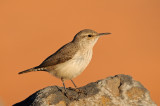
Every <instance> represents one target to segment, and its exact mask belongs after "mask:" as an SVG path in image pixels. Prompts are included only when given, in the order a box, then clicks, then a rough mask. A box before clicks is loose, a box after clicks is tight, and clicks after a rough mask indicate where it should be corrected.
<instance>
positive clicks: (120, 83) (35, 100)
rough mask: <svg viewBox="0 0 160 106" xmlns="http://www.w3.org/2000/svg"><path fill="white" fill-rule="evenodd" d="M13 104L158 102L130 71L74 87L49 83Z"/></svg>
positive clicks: (140, 105) (150, 105)
mask: <svg viewBox="0 0 160 106" xmlns="http://www.w3.org/2000/svg"><path fill="white" fill-rule="evenodd" d="M14 106H157V105H156V104H155V103H154V102H153V101H152V100H151V97H150V95H149V91H148V90H147V89H146V88H144V87H143V85H141V83H140V82H138V81H135V80H133V79H132V77H130V76H128V75H122V74H121V75H116V76H114V77H108V78H106V79H103V80H99V81H97V82H93V83H89V84H88V85H86V86H84V87H80V88H78V90H75V89H73V88H67V93H64V89H63V87H58V86H49V87H46V88H44V89H41V90H39V91H37V92H35V93H34V94H32V95H31V96H29V97H28V98H27V99H25V100H24V101H22V102H19V103H17V104H15V105H14Z"/></svg>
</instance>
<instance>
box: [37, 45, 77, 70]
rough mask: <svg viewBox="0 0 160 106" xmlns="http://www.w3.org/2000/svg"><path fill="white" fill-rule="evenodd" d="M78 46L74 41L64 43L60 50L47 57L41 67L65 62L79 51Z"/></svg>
mask: <svg viewBox="0 0 160 106" xmlns="http://www.w3.org/2000/svg"><path fill="white" fill-rule="evenodd" d="M77 50H78V47H77V46H76V45H74V44H73V43H72V42H70V43H68V44H66V45H64V46H63V47H61V48H60V49H59V50H57V51H56V52H55V53H54V54H52V55H51V56H49V57H48V58H46V59H45V60H44V61H43V62H42V63H41V64H40V65H39V66H38V68H41V67H48V66H53V65H56V64H59V63H63V62H65V61H67V60H69V59H71V58H72V57H73V56H74V54H75V53H76V52H77Z"/></svg>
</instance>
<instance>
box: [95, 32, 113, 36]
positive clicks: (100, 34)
mask: <svg viewBox="0 0 160 106" xmlns="http://www.w3.org/2000/svg"><path fill="white" fill-rule="evenodd" d="M109 34H111V33H109V32H107V33H98V36H102V35H109Z"/></svg>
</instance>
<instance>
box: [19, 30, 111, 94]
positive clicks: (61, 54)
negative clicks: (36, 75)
mask: <svg viewBox="0 0 160 106" xmlns="http://www.w3.org/2000/svg"><path fill="white" fill-rule="evenodd" d="M108 34H110V33H97V32H96V31H94V30H91V29H84V30H81V31H80V32H78V33H77V34H76V35H75V36H74V39H73V40H72V41H71V42H69V43H67V44H66V45H64V46H62V47H61V48H60V49H59V50H57V51H56V52H55V53H53V54H52V55H51V56H49V57H48V58H46V59H45V60H44V61H43V62H42V63H41V64H40V65H39V66H36V67H33V68H30V69H28V70H25V71H22V72H19V74H23V73H27V72H32V71H46V72H49V73H50V74H51V75H53V76H55V77H57V78H60V79H61V80H62V82H63V86H64V89H65V91H66V88H65V84H64V80H71V81H72V83H73V84H74V86H75V88H77V87H76V85H75V83H74V82H73V80H72V79H73V78H75V77H77V76H78V75H80V74H81V73H82V72H83V71H84V70H85V68H86V67H87V66H88V64H89V63H90V61H91V58H92V53H93V47H94V45H95V43H96V42H97V40H98V39H99V37H100V36H102V35H108Z"/></svg>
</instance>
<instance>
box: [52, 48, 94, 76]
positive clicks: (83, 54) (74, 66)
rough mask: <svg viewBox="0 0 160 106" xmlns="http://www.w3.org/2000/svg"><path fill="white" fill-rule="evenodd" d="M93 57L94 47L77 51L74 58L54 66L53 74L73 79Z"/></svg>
mask: <svg viewBox="0 0 160 106" xmlns="http://www.w3.org/2000/svg"><path fill="white" fill-rule="evenodd" d="M91 58H92V49H90V50H86V51H80V50H79V51H77V53H76V54H75V55H74V56H73V58H72V59H70V60H68V61H66V62H64V63H61V64H58V65H56V66H55V68H54V72H53V75H54V76H56V77H58V78H63V79H72V78H75V77H76V76H78V75H79V74H81V73H82V72H83V71H84V69H85V68H86V67H87V65H88V64H89V62H90V61H91Z"/></svg>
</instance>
